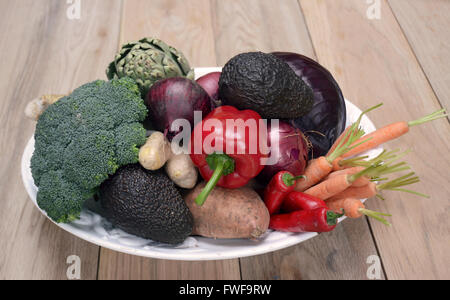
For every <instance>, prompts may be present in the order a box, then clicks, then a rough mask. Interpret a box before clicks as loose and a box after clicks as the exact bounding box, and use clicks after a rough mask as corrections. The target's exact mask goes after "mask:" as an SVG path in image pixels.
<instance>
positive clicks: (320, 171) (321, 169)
mask: <svg viewBox="0 0 450 300" xmlns="http://www.w3.org/2000/svg"><path fill="white" fill-rule="evenodd" d="M357 125H358V126H359V124H358V123H356V124H353V125H352V128H351V130H349V131H348V132H347V134H346V136H347V137H348V138H347V137H345V138H344V139H343V141H341V142H340V143H339V145H338V146H337V147H336V149H335V150H334V151H333V152H332V153H331V154H330V155H327V156H322V157H319V158H317V159H314V160H312V161H310V163H309V165H308V166H307V167H306V169H305V173H304V174H303V175H305V178H303V179H301V180H298V181H297V182H296V186H295V191H297V192H304V191H305V190H307V189H308V188H310V187H312V186H313V185H315V184H317V183H318V182H320V181H321V180H322V179H323V178H325V177H326V176H328V174H330V172H331V171H332V170H333V161H334V160H335V159H336V158H338V157H340V156H342V155H343V154H344V153H346V152H347V151H349V150H351V149H353V148H354V147H356V146H352V147H350V145H352V144H353V143H354V142H355V141H357V140H358V139H360V138H361V137H362V136H363V135H364V130H362V129H360V128H359V127H357ZM344 140H345V142H344ZM363 143H364V142H363Z"/></svg>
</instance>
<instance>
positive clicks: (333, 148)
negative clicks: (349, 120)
mask: <svg viewBox="0 0 450 300" xmlns="http://www.w3.org/2000/svg"><path fill="white" fill-rule="evenodd" d="M350 129H352V125H350V126H348V127H347V128H345V130H344V132H343V133H342V134H341V135H340V136H339V137H338V139H337V140H336V141H335V142H334V144H333V146H331V148H330V150H328V153H327V155H330V154H331V153H333V151H334V150H336V147H337V146H338V145H339V144H340V143H341V142H342V140H343V139H344V137H346V139H348V132H349V131H350Z"/></svg>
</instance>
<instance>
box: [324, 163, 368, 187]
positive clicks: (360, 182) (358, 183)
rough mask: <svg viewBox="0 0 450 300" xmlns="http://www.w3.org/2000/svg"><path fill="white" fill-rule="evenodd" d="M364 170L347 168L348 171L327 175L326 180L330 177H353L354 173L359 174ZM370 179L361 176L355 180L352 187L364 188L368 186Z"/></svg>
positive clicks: (361, 168)
mask: <svg viewBox="0 0 450 300" xmlns="http://www.w3.org/2000/svg"><path fill="white" fill-rule="evenodd" d="M364 169H365V168H364V167H352V168H348V169H343V170H340V171H334V172H332V173H330V175H328V177H327V178H326V179H330V178H332V177H335V176H338V175H343V174H345V175H354V174H356V173H359V172H361V171H363V170H364ZM370 180H371V178H369V177H368V176H362V177H360V178H358V179H356V180H355V182H353V184H352V186H356V187H359V186H365V185H368V184H369V183H370Z"/></svg>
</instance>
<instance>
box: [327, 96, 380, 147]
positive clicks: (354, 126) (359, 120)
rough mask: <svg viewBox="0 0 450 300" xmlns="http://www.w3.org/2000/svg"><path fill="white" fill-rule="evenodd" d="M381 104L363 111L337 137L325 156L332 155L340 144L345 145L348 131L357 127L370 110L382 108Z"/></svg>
mask: <svg viewBox="0 0 450 300" xmlns="http://www.w3.org/2000/svg"><path fill="white" fill-rule="evenodd" d="M382 105H383V103H380V104H378V105H375V106H374V107H371V108H369V109H368V110H365V111H363V112H362V113H361V114H360V115H359V118H358V119H357V120H356V122H355V123H353V124H352V125H350V126H348V127H347V128H346V129H345V130H344V132H343V133H342V134H341V135H340V136H339V137H338V139H337V140H336V141H335V142H334V144H333V146H331V148H330V150H328V153H327V156H329V155H331V153H333V151H334V150H336V148H337V147H338V146H339V144H341V143H345V142H347V141H348V139H349V137H350V135H349V134H348V133H349V132H350V130H353V129H354V128H356V127H359V124H360V123H361V120H362V118H363V116H364V115H365V114H367V113H369V112H371V111H372V110H375V109H377V108H378V107H380V106H382Z"/></svg>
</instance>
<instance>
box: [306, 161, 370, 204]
mask: <svg viewBox="0 0 450 300" xmlns="http://www.w3.org/2000/svg"><path fill="white" fill-rule="evenodd" d="M373 168H376V167H369V168H367V169H364V170H362V171H361V172H359V173H357V174H353V175H348V174H341V175H336V176H332V177H331V178H329V179H327V180H324V181H322V182H321V183H319V184H318V185H315V186H313V187H311V188H309V189H307V190H306V191H305V194H308V195H311V196H314V197H317V198H319V199H322V200H326V199H329V198H331V197H333V196H335V195H337V194H339V193H341V192H343V191H345V190H346V189H347V188H349V187H350V186H351V185H352V184H353V183H354V182H355V181H356V180H358V179H359V178H361V177H363V176H365V175H366V174H367V173H369V172H370V171H372V169H373Z"/></svg>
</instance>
